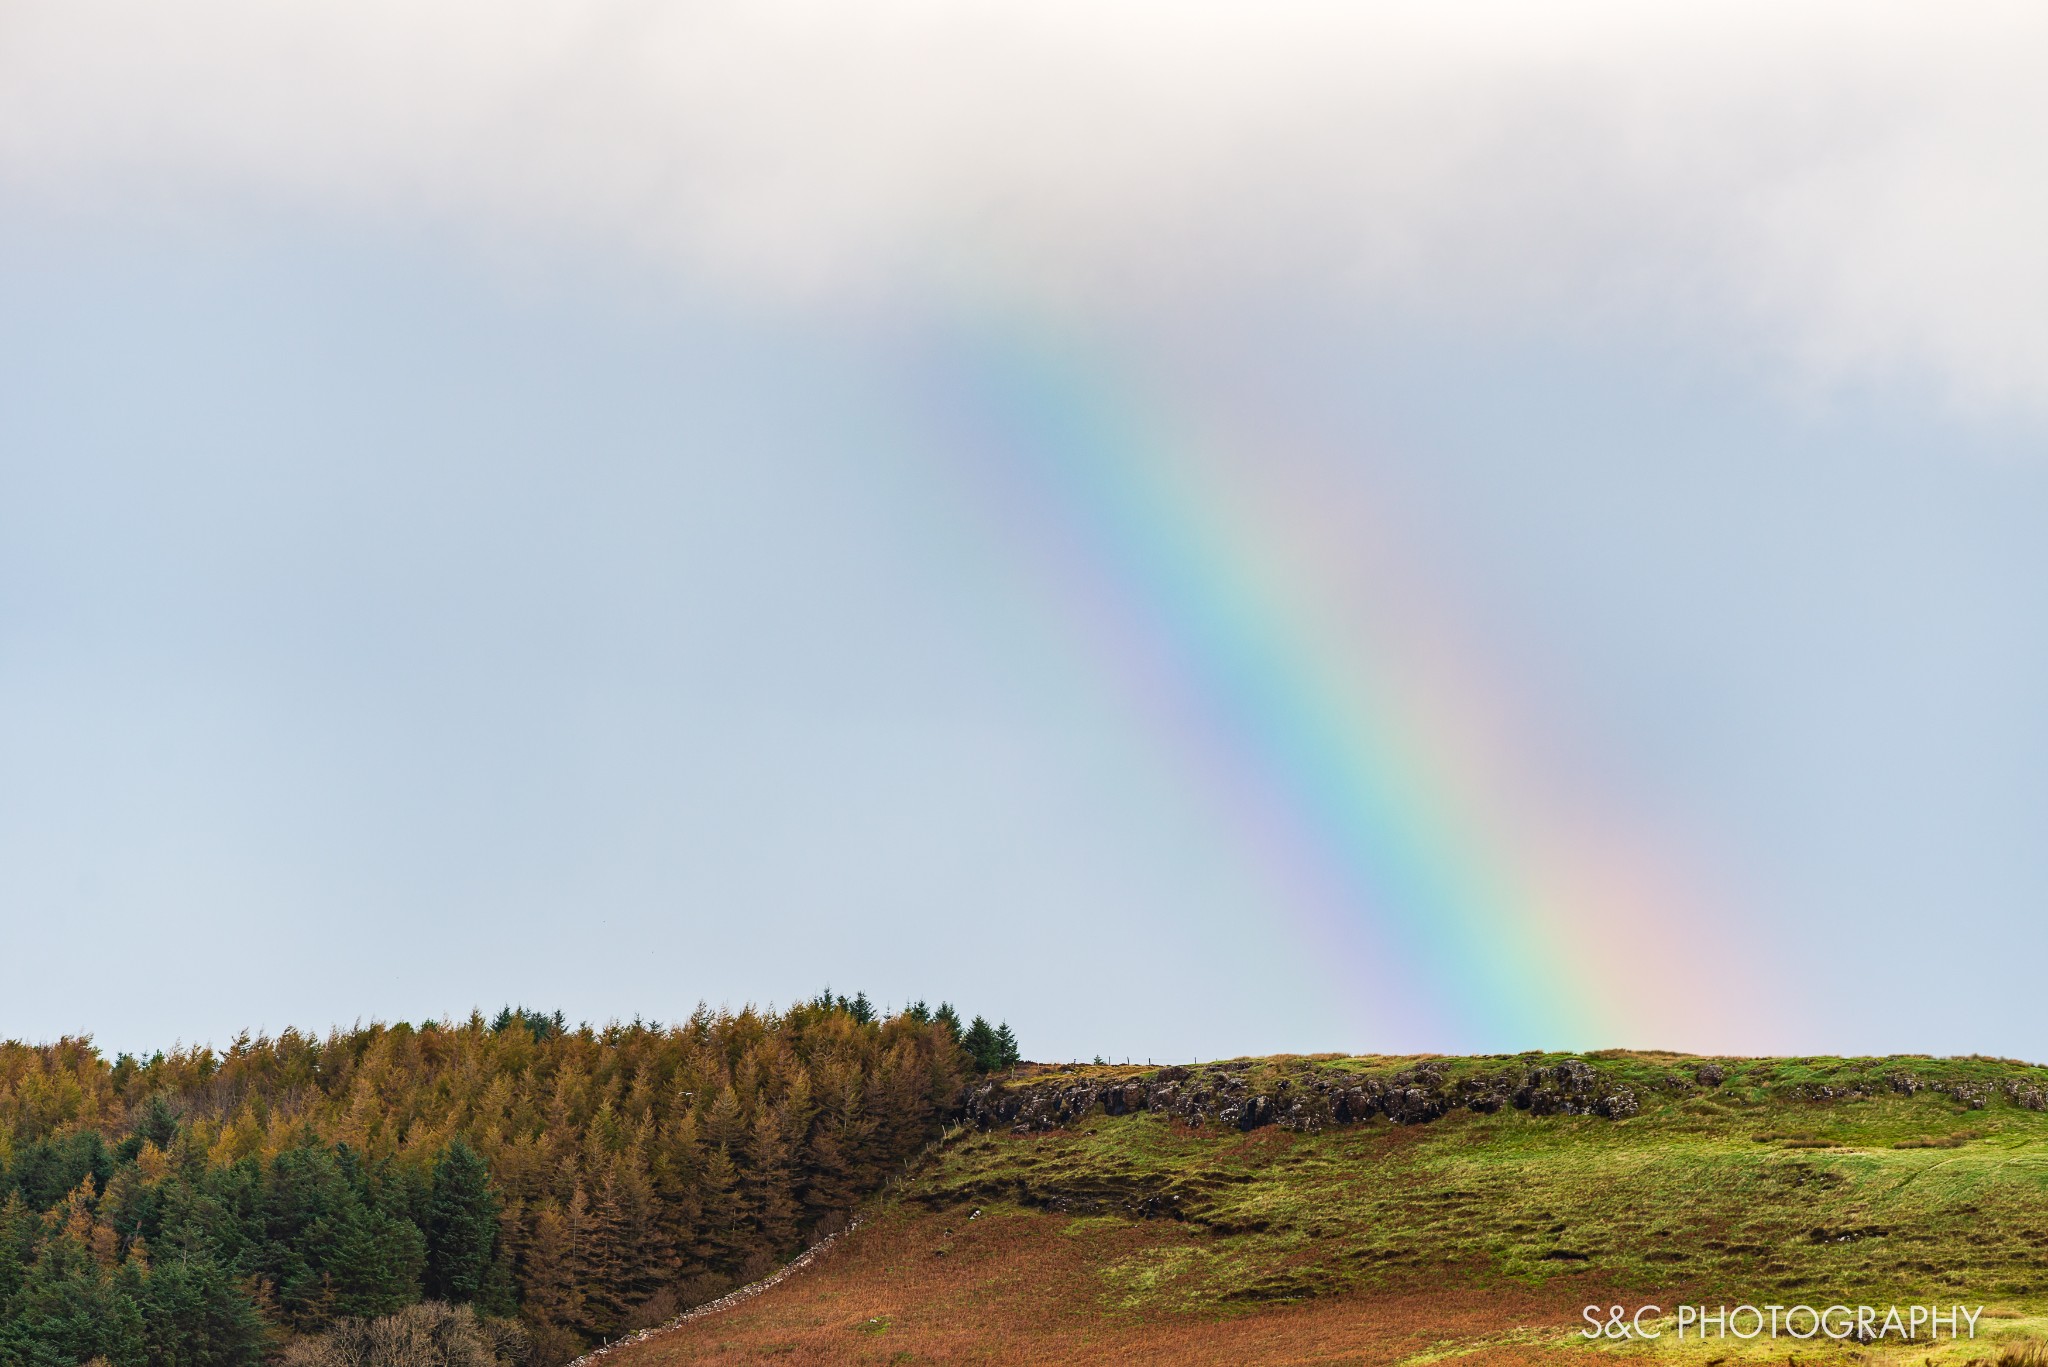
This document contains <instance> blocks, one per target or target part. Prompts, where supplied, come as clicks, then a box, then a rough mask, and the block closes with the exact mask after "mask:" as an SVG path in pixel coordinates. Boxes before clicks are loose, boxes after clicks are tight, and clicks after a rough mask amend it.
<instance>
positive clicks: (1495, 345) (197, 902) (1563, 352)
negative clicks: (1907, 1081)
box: [0, 0, 2048, 1060]
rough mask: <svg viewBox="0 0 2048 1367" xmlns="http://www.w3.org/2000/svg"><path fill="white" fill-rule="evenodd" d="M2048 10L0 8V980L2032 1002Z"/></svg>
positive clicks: (2039, 888)
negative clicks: (0, 970)
mask: <svg viewBox="0 0 2048 1367" xmlns="http://www.w3.org/2000/svg"><path fill="white" fill-rule="evenodd" d="M2044 39H2048V18H2044V17H2043V16H2042V15H2041V14H2040V12H2039V11H2038V9H2036V8H2034V7H2028V6H2019V5H2010V6H1999V5H1985V6H1978V7H1973V8H1972V9H1971V10H1970V11H1968V12H1967V13H1961V12H1957V11H1955V10H1954V9H1953V8H1950V7H1940V8H1937V7H1935V6H1932V5H1883V4H1879V5H1870V4H1858V5H1846V4H1816V5H1811V6H1804V7H1801V8H1799V9H1798V10H1797V11H1791V12H1788V11H1786V10H1784V9H1783V8H1782V7H1774V6H1764V5H1751V4H1730V5H1723V6H1717V7H1714V8H1713V9H1711V10H1710V11H1705V10H1703V11H1701V12H1697V13H1693V14H1679V13H1676V12H1674V11H1672V10H1669V9H1664V8H1648V7H1642V6H1635V5H1622V4H1572V3H1560V4H1555V5H1549V6H1544V7H1529V6H1523V5H1508V4H1474V5H1469V6H1462V7H1458V8H1457V9H1455V10H1451V9H1447V8H1445V7H1442V6H1435V5H1422V4H1413V5H1411V4H1400V3H1393V4H1387V5H1381V6H1372V7H1363V6H1355V5H1348V4H1342V5H1340V4H1334V3H1311V0H1276V2H1275V3H1268V4H1262V5H1258V6H1249V5H1236V4H1222V3H1207V2H1206V0H1198V2H1197V3H1179V4H1171V5H1169V4H1165V3H1158V2H1157V0H1093V2H1092V3H1089V4H1085V5H1083V4H1078V3H1066V2H1065V0H1050V2H1046V0H1040V3H1033V4H1029V5H1025V4H1018V3H995V2H993V0H988V2H984V0H968V2H967V3H959V2H958V0H954V2H953V3H946V4H938V3H930V2H929V0H876V3H873V4H869V5H863V6H844V5H825V4H820V3H815V0H766V2H765V3H749V4H746V5H735V4H726V3H692V4H688V5H680V6H650V5H644V4H639V3H628V2H627V0H595V2H594V3H591V4H587V5H582V6H575V7H569V6H559V5H551V4H548V5H544V4H538V3H528V2H527V0H492V3H489V4H485V3H482V0H475V2H474V3H472V2H471V0H413V3H407V4H398V3H380V2H370V3H356V4H351V5H347V6H342V5H328V4H309V5H302V6H292V7H283V8H281V7H277V6H272V5H263V4H255V3H235V2H233V0H196V2H195V3H194V4H191V5H186V6H181V7H179V8H178V9H177V10H176V11H175V12H173V11H170V10H167V9H164V8H163V7H160V6H152V5H147V4H141V3H119V2H109V3H93V2H83V3H81V2H79V0H72V2H71V3H62V4H59V3H41V2H40V0H29V2H27V3H20V2H16V3H6V2H5V0H0V962H4V964H5V967H6V983H7V986H6V988H5V990H4V992H0V1037H15V1038H25V1039H51V1038H55V1037H57V1036H59V1035H63V1034H91V1035H92V1036H94V1037H95V1039H97V1040H98V1041H99V1042H100V1044H101V1045H102V1046H103V1047H105V1048H106V1049H108V1050H110V1051H112V1050H130V1051H145V1050H150V1049H155V1048H161V1047H168V1046H170V1045H171V1044H173V1043H174V1042H184V1043H192V1042H209V1041H210V1042H214V1043H219V1044H224V1043H226V1042H227V1041H228V1040H230V1039H232V1038H233V1037H234V1036H235V1035H236V1034H237V1033H238V1032H239V1031H242V1030H244V1029H250V1030H271V1031H275V1030H277V1029H280V1028H283V1027H285V1026H288V1025H291V1026H298V1027H301V1028H307V1029H314V1030H325V1029H327V1028H329V1027H330V1026H334V1025H337V1024H340V1025H347V1024H349V1023H351V1022H354V1021H357V1020H371V1019H380V1020H400V1019H406V1020H415V1021H417V1020H420V1019H424V1018H427V1017H442V1016H448V1015H455V1016H464V1015H467V1013H468V1012H469V1011H470V1010H471V1009H472V1008H481V1009H483V1010H485V1011H486V1012H491V1011H494V1010H495V1009H496V1008H497V1007H498V1006H500V1005H502V1004H506V1003H524V1004H527V1005H530V1006H533V1007H537V1008H539V1009H543V1010H553V1009H556V1008H559V1009H561V1010H563V1011H564V1012H565V1013H567V1014H568V1015H569V1016H570V1017H571V1018H572V1019H588V1020H593V1021H604V1020H608V1019H631V1018H634V1017H639V1018H643V1019H653V1020H676V1019H679V1018H681V1017H683V1016H685V1015H687V1014H688V1013H689V1012H690V1011H691V1010H692V1009H693V1008H694V1007H695V1006H696V1005H697V1003H699V1002H700V1001H701V1002H707V1003H709V1004H711V1005H712V1006H714V1007H716V1006H720V1005H728V1006H733V1007H738V1006H740V1005H742V1004H745V1003H755V1004H758V1005H763V1006H766V1005H770V1004H786V1003H788V1002H790V1001H792V1000H793V999H796V998H798V997H807V996H810V995H812V994H813V993H815V992H817V991H818V990H820V989H822V988H824V987H826V986H828V985H829V986H831V987H832V988H834V989H835V990H839V991H846V992H851V991H853V990H856V989H864V990H866V991H867V992H869V993H870V995H871V996H873V997H874V998H875V999H876V1000H877V1001H878V1002H879V1003H883V1004H887V1005H900V1004H902V1003H904V1002H906V1001H909V1000H913V999H919V998H923V999H928V1000H931V1001H934V1002H936V1001H938V1000H940V999H949V1000H952V1001H955V1002H957V1003H958V1004H959V1005H960V1006H961V1007H962V1008H963V1009H964V1010H966V1011H968V1012H970V1013H983V1014H986V1015H987V1016H989V1018H990V1019H992V1020H995V1019H1005V1020H1008V1021H1009V1022H1010V1023H1011V1024H1012V1026H1013V1027H1014V1028H1015V1029H1016V1030H1017V1032H1018V1034H1019V1036H1020V1039H1021V1041H1022V1044H1023V1046H1024V1050H1025V1052H1026V1054H1027V1055H1030V1056H1035V1057H1040V1058H1047V1059H1065V1058H1083V1059H1085V1058H1089V1057H1092V1056H1096V1055H1102V1056H1105V1057H1112V1058H1124V1057H1129V1058H1133V1059H1144V1058H1153V1059H1162V1060H1163V1059H1174V1060H1184V1059H1189V1058H1211V1057H1217V1056H1228V1055H1237V1054H1245V1053H1268V1052H1277V1051H1297V1052H1309V1051H1326V1050H1342V1051H1353V1052H1369V1051H1382V1052H1394V1051H1401V1052H1410V1051H1444V1052H1450V1051H1512V1050H1520V1049H1525V1048H1594V1047H1613V1046H1622V1047H1639V1048H1651V1047H1658V1048H1676V1049H1685V1050H1690V1051H1697V1052H1721V1051H1735V1052H1745V1053H1760V1052H1770V1053H1808V1052H1818V1051H1850V1052H1892V1051H1899V1052H1925V1053H1934V1054H1953V1053H1969V1052H1982V1053H1989V1054H1997V1055H2005V1056H2017V1057H2026V1058H2033V1059H2041V1058H2048V1019H2044V1018H2043V1017H2042V1016H2041V1014H2040V1013H2039V1012H2038V1011H2037V1010H2033V1009H2031V1008H2032V1005H2033V1003H2032V999H2031V991H2030V988H2029V987H2028V985H2027V979H2026V976H2025V973H2026V970H2025V966H2026V965H2027V964H2029V963H2032V962H2038V961H2040V960H2041V958H2042V956H2043V955H2044V954H2048V916H2044V915H2043V914H2042V912H2043V910H2044V908H2048V842H2044V841H2043V840H2042V838H2041V833H2042V832H2043V831H2044V830H2048V713H2044V712H2043V710H2042V709H2041V707H2040V705H2039V700H2040V699H2041V698H2042V697H2044V696H2048V612H2043V611H2042V610H2041V599H2042V585H2044V584H2048V539H2044V538H2043V537H2041V536H2040V534H2039V529H2040V528H2041V527H2042V526H2043V525H2048V520H2044V519H2048V449H2044V441H2043V438H2044V435H2048V256H2044V255H2043V254H2042V253H2041V252H2040V251H2039V248H2038V244H2039V243H2040V242H2041V241H2043V240H2048V163H2044V162H2043V161H2042V159H2041V157H2040V155H2039V151H2038V130H2039V128H2040V127H2041V126H2042V122H2043V118H2044V116H2048V87H2043V86H2042V84H2041V83H2040V82H2039V81H2038V80H2037V79H2036V78H2035V72H2036V71H2037V69H2038V65H2039V63H2038V54H2039V52H2040V51H2041V50H2042V43H2043V41H2044Z"/></svg>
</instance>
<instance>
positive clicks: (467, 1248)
mask: <svg viewBox="0 0 2048 1367" xmlns="http://www.w3.org/2000/svg"><path fill="white" fill-rule="evenodd" d="M426 1234H427V1275H426V1289H427V1295H428V1296H430V1297H432V1298H433V1299H435V1300H443V1301H452V1302H456V1303H466V1302H469V1301H474V1300H475V1299H476V1298H477V1296H478V1293H479V1292H480V1291H481V1290H482V1289H483V1284H484V1279H485V1278H486V1277H487V1276H488V1275H489V1274H490V1270H491V1264H492V1262H493V1259H494V1257H495V1255H496V1253H497V1243H498V1198H497V1197H496V1195H494V1194H493V1193H492V1191H491V1175H490V1170H489V1168H488V1167H487V1166H486V1165H485V1163H484V1160H483V1158H482V1157H481V1156H480V1155H479V1154H478V1153H477V1151H476V1150H475V1149H472V1148H471V1147H470V1146H469V1145H468V1143H466V1142H465V1141H463V1140H461V1139H457V1140H455V1142H454V1143H452V1144H450V1145H449V1146H448V1147H447V1148H446V1149H444V1150H442V1152H441V1157H440V1159H439V1161H437V1162H436V1163H435V1164H434V1186H433V1196H432V1199H431V1201H430V1203H429V1206H428V1210H427V1222H426Z"/></svg>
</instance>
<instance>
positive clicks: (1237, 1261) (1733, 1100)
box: [905, 1053, 2048, 1314]
mask: <svg viewBox="0 0 2048 1367" xmlns="http://www.w3.org/2000/svg"><path fill="white" fill-rule="evenodd" d="M1562 1057H1564V1056H1548V1057H1538V1056H1535V1055H1525V1056H1517V1057H1514V1058H1508V1059H1502V1058H1457V1059H1443V1060H1440V1061H1439V1062H1440V1063H1441V1064H1442V1065H1443V1066H1444V1068H1445V1069H1446V1070H1447V1072H1448V1074H1449V1075H1450V1076H1451V1077H1452V1078H1458V1077H1462V1076H1466V1075H1475V1076H1476V1075H1482V1074H1488V1073H1498V1072H1500V1071H1501V1070H1503V1069H1504V1068H1508V1067H1519V1066H1526V1065H1529V1064H1535V1063H1554V1062H1557V1061H1558V1060H1559V1059H1560V1058H1562ZM1585 1058H1586V1060H1587V1061H1588V1062H1590V1063H1592V1064H1594V1065H1595V1066H1596V1067H1598V1068H1599V1069H1600V1070H1601V1071H1602V1072H1603V1073H1604V1074H1605V1075H1606V1076H1607V1078H1608V1079H1609V1080H1610V1081H1611V1082H1612V1083H1614V1084H1615V1085H1622V1086H1627V1087H1629V1088H1631V1089H1632V1090H1634V1091H1635V1092H1636V1093H1637V1096H1638V1100H1639V1101H1640V1104H1641V1107H1642V1110H1641V1113H1640V1114H1638V1115H1635V1116H1632V1117H1629V1118H1627V1119H1621V1120H1606V1119H1600V1118H1595V1117H1582V1116H1541V1117H1539V1116H1532V1115H1529V1114H1526V1113H1523V1112H1520V1111H1516V1110H1512V1109H1507V1110H1502V1111H1498V1112H1495V1113H1493V1114H1475V1113H1471V1112H1465V1111H1456V1112H1453V1113H1452V1114H1450V1115H1448V1116H1445V1117H1444V1118H1442V1119H1440V1120H1437V1121H1435V1122H1433V1123H1430V1124H1426V1125H1412V1126H1399V1125H1394V1124H1391V1123H1388V1122H1386V1121H1383V1120H1380V1121H1372V1122H1367V1123H1364V1124H1359V1125H1353V1126H1345V1127H1341V1128H1333V1129H1326V1130H1323V1131H1322V1132H1320V1133H1289V1132H1284V1131H1280V1130H1276V1129H1264V1130H1257V1131H1253V1132H1251V1133H1249V1134H1239V1133H1236V1132H1234V1131H1232V1132H1225V1133H1218V1132H1217V1131H1215V1130H1213V1129H1208V1130H1201V1129H1190V1128H1188V1127H1186V1126H1184V1125H1181V1124H1179V1123H1177V1122H1174V1121H1171V1120H1167V1119H1164V1118H1162V1117H1158V1116H1153V1115H1136V1116H1124V1117H1107V1116H1102V1115H1099V1114H1098V1115H1094V1116H1090V1117H1088V1118H1085V1119H1083V1120H1081V1121H1079V1122H1077V1123H1076V1124H1074V1125H1073V1126H1070V1127H1069V1128H1067V1129H1065V1130H1061V1131H1055V1132H1052V1133H1048V1134H1042V1135H1030V1136H1017V1135H1009V1134H982V1135H973V1136H969V1137H966V1138H964V1139H963V1140H961V1141H960V1142H958V1143H956V1144H954V1145H952V1146H950V1147H949V1149H948V1150H947V1152H946V1153H945V1154H944V1156H943V1157H942V1158H941V1159H940V1160H939V1161H938V1162H937V1163H936V1164H935V1165H933V1166H932V1167H931V1168H930V1169H928V1170H927V1171H925V1172H924V1173H923V1174H921V1175H920V1176H919V1177H918V1178H917V1179H916V1181H914V1182H913V1183H912V1184H910V1186H909V1187H908V1188H907V1189H906V1191H905V1194H906V1195H908V1196H910V1197H911V1198H912V1199H916V1200H919V1201H922V1202H924V1203H926V1204H929V1205H932V1206H937V1207H949V1206H952V1205H956V1204H972V1205H981V1206H985V1207H988V1208H990V1213H991V1214H995V1213H999V1212H1000V1211H1001V1210H1002V1209H1003V1208H1006V1207H1014V1206H1023V1207H1030V1208H1036V1209H1052V1210H1056V1211H1066V1212H1068V1213H1070V1214H1071V1215H1072V1216H1073V1218H1075V1219H1076V1220H1093V1221H1103V1220H1111V1221H1140V1220H1143V1221H1148V1222H1149V1224H1150V1225H1151V1226H1153V1227H1155V1228H1156V1231H1157V1234H1158V1236H1159V1237H1158V1238H1157V1239H1156V1240H1154V1241H1153V1242H1151V1243H1149V1244H1148V1245H1146V1246H1145V1247H1144V1248H1143V1249H1142V1250H1141V1251H1139V1252H1136V1253H1133V1254H1131V1255H1130V1256H1128V1257H1124V1258H1121V1259H1119V1260H1116V1261H1114V1262H1111V1263H1109V1264H1106V1265H1105V1266H1103V1267H1102V1269H1101V1272H1100V1277H1101V1282H1102V1285H1101V1297H1102V1302H1103V1304H1104V1305H1105V1307H1109V1308H1118V1309H1129V1310H1158V1311H1175V1310H1196V1309H1209V1310H1228V1309H1231V1308H1234V1307H1250V1306H1256V1305H1259V1304H1263V1303H1270V1302H1272V1301H1276V1300H1291V1299H1302V1298H1307V1297H1313V1296H1320V1295H1327V1294H1332V1293H1337V1292H1343V1291H1346V1290H1353V1289H1363V1288H1366V1287H1371V1286H1375V1285H1391V1284H1412V1283H1417V1282H1424V1283H1426V1282H1429V1281H1431V1280H1434V1279H1442V1278H1446V1277H1450V1278H1456V1279H1459V1280H1462V1281H1480V1282H1484V1281H1486V1280H1487V1279H1514V1280H1519V1281H1522V1282H1529V1283H1542V1282H1545V1281H1548V1280H1549V1279H1552V1278H1556V1277H1560V1276H1573V1277H1576V1278H1578V1279H1580V1280H1583V1281H1584V1282H1585V1283H1586V1284H1588V1285H1598V1286H1603V1287H1608V1288H1611V1289H1613V1290H1614V1291H1616V1292H1617V1293H1620V1292H1631V1293H1641V1294H1642V1295H1643V1296H1645V1297H1646V1298H1656V1297H1659V1296H1661V1297H1665V1298H1667V1300H1668V1299H1669V1298H1671V1297H1673V1296H1675V1295H1678V1294H1681V1293H1683V1294H1685V1295H1687V1296H1689V1297H1691V1298H1694V1299H1708V1298H1711V1299H1716V1300H1718V1299H1720V1298H1723V1297H1729V1298H1734V1299H1735V1300H1748V1301H1758V1300H1759V1299H1760V1298H1764V1299H1771V1300H1779V1301H1784V1302H1786V1303H1795V1302H1807V1303H1817V1304H1827V1303H1832V1302H1837V1301H1841V1302H1847V1303H1850V1304H1854V1303H1857V1302H1859V1301H1862V1302H1870V1303H1893V1302H1896V1303H1901V1304H1903V1303H1906V1302H1908V1301H1912V1300H1916V1299H1917V1300H1923V1301H1925V1300H1935V1301H1939V1302H1943V1303H1946V1302H1948V1301H1951V1300H1966V1301H1969V1302H1970V1303H1973V1304H1974V1303H1979V1302H1983V1303H1990V1304H1994V1305H2000V1306H2006V1307H2009V1308H2012V1309H2014V1311H2015V1312H2016V1313H2028V1314H2031V1313H2034V1312H2037V1311H2039V1310H2040V1309H2042V1308H2043V1307H2048V1113H2043V1112H2040V1111H2034V1110H2029V1109H2026V1108H2024V1107H2023V1106H2022V1105H2020V1104H2017V1103H2016V1102H2015V1101H2014V1100H2013V1099H2012V1098H2013V1094H2014V1092H2015V1091H2017V1093H2018V1095H2019V1096H2020V1097H2021V1098H2022V1099H2025V1098H2026V1096H2027V1095H2028V1094H2027V1092H2026V1091H2025V1089H2026V1088H2029V1087H2033V1088H2039V1087H2041V1086H2043V1085H2044V1083H2048V1070H2043V1069H2039V1068H2034V1067H2030V1066H2027V1065H2021V1064H2015V1063H2011V1062H2005V1061H1998V1060H1988V1059H1953V1060H1934V1059H1923V1058H1890V1059H1835V1058H1799V1059H1764V1060H1716V1061H1714V1062H1715V1063H1716V1064H1717V1066H1719V1067H1720V1068H1722V1069H1723V1070H1724V1071H1725V1075H1726V1076H1725V1079H1724V1080H1723V1081H1722V1082H1721V1083H1720V1085H1719V1086H1717V1087H1703V1086H1700V1085H1697V1084H1695V1083H1692V1082H1691V1081H1690V1078H1691V1074H1692V1073H1693V1072H1694V1070H1696V1069H1697V1068H1698V1067H1700V1066H1701V1065H1702V1064H1704V1063H1706V1062H1707V1061H1706V1060H1698V1059H1691V1058H1682V1057H1679V1056H1672V1055H1651V1054H1618V1053H1609V1054H1593V1055H1586V1056H1585ZM1414 1062H1415V1060H1407V1059H1374V1058H1367V1059H1331V1058H1320V1059H1298V1058H1280V1059H1263V1060H1250V1061H1243V1062H1242V1063H1241V1065H1239V1066H1241V1067H1242V1069H1243V1070H1244V1075H1245V1076H1246V1077H1247V1078H1248V1079H1250V1080H1251V1081H1252V1084H1253V1085H1254V1086H1255V1087H1269V1086H1277V1084H1278V1082H1279V1081H1280V1079H1282V1078H1291V1079H1293V1080H1295V1081H1296V1083H1297V1084H1299V1082H1300V1081H1301V1080H1302V1079H1304V1078H1307V1077H1310V1076H1317V1075H1320V1076H1323V1077H1335V1076H1337V1075H1338V1074H1348V1075H1358V1074H1369V1073H1375V1072H1385V1073H1392V1072H1395V1071H1398V1070H1400V1069H1402V1068H1406V1067H1410V1066H1412V1065H1413V1064H1414ZM1223 1066H1231V1065H1223ZM1152 1071H1153V1070H1150V1069H1139V1068H1116V1067H1107V1066H1105V1067H1087V1068H1080V1069H1068V1070H1062V1071H1061V1072H1060V1073H1059V1074H1058V1075H1057V1076H1056V1078H1054V1079H1048V1078H1046V1077H1044V1076H1043V1075H1041V1076H1039V1077H1037V1078H1035V1079H1034V1078H1026V1079H1022V1080H1020V1081H1018V1082H1016V1083H1014V1084H1012V1085H1016V1086H1031V1085H1039V1084H1041V1083H1044V1082H1047V1081H1049V1080H1056V1081H1059V1082H1068V1081H1072V1080H1076V1079H1079V1078H1104V1079H1107V1078H1113V1077H1145V1076H1149V1075H1150V1074H1151V1072H1152ZM1204 1071H1207V1069H1205V1070H1204ZM1908 1074H1910V1075H1911V1078H1912V1079H1914V1080H1916V1081H1917V1084H1918V1090H1916V1091H1914V1092H1913V1093H1912V1094H1910V1095H1908V1094H1906V1092H1904V1091H1902V1090H1900V1085H1903V1083H1901V1084H1899V1085H1895V1083H1894V1081H1893V1079H1903V1078H1904V1076H1905V1075H1908ZM1681 1079H1682V1080H1683V1081H1680V1080H1681ZM1936 1088H1945V1089H1947V1090H1946V1091H1937V1090H1935V1089H1936ZM1825 1089H1833V1090H1834V1091H1835V1092H1837V1093H1844V1092H1848V1093H1855V1092H1862V1093H1864V1095H1861V1096H1855V1097H1851V1098H1847V1099H1845V1098H1842V1097H1839V1096H1838V1097H1836V1098H1835V1099H1822V1100H1814V1099H1808V1098H1810V1097H1814V1096H1819V1095H1821V1094H1822V1093H1823V1091H1824V1090H1825ZM1162 1213H1163V1214H1162Z"/></svg>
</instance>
